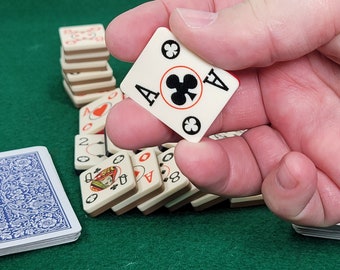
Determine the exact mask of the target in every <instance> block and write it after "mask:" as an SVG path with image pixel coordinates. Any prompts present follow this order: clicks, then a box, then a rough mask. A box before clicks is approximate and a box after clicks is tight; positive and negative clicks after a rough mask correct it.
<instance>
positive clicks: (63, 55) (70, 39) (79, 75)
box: [59, 24, 116, 108]
mask: <svg viewBox="0 0 340 270" xmlns="http://www.w3.org/2000/svg"><path fill="white" fill-rule="evenodd" d="M59 37H60V41H61V49H60V65H61V69H62V75H63V86H64V89H65V91H66V93H67V94H68V96H69V97H70V99H71V100H72V102H73V104H74V106H75V107H77V108H79V107H82V106H84V105H86V104H88V103H90V102H92V101H94V100H96V99H98V98H100V97H101V96H102V95H104V94H106V93H107V92H109V91H112V90H114V89H115V88H116V79H115V78H114V76H113V71H112V69H111V67H110V65H109V63H108V59H109V55H110V54H109V51H108V50H107V48H106V44H105V29H104V27H103V25H101V24H90V25H79V26H67V27H60V28H59Z"/></svg>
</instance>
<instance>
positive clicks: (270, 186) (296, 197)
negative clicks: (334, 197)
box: [262, 152, 326, 226]
mask: <svg viewBox="0 0 340 270" xmlns="http://www.w3.org/2000/svg"><path fill="white" fill-rule="evenodd" d="M262 193H263V197H264V200H265V202H266V204H267V206H268V208H269V209H271V210H272V211H273V212H274V213H275V214H276V215H278V216H280V217H281V218H284V219H286V220H288V221H291V222H293V223H296V224H304V225H310V226H324V225H325V222H326V221H325V220H324V218H325V213H324V209H323V205H322V201H321V200H320V196H319V194H318V191H317V171H316V168H315V166H314V164H313V163H312V161H311V160H309V159H308V158H307V157H306V156H304V155H303V154H301V153H298V152H290V153H288V154H287V155H286V156H284V157H283V159H282V161H281V162H280V164H279V167H278V168H277V169H276V170H273V171H272V172H271V173H270V174H269V175H268V176H267V177H266V178H265V179H264V182H263V185H262Z"/></svg>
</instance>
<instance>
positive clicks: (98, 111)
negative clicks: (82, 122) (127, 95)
mask: <svg viewBox="0 0 340 270" xmlns="http://www.w3.org/2000/svg"><path fill="white" fill-rule="evenodd" d="M107 106H108V105H107V104H106V103H105V104H103V105H101V106H100V107H98V108H96V109H94V110H93V114H94V115H95V116H98V117H100V116H102V115H103V113H104V112H105V111H106V108H107Z"/></svg>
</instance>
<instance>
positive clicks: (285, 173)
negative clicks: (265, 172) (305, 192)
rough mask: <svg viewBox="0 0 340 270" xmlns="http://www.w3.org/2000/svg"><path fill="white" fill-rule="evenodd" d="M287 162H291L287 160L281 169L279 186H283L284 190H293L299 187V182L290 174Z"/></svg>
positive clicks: (278, 176)
mask: <svg viewBox="0 0 340 270" xmlns="http://www.w3.org/2000/svg"><path fill="white" fill-rule="evenodd" d="M287 162H289V160H286V161H285V162H284V163H283V164H282V166H281V167H280V168H279V170H278V172H277V175H276V178H277V181H278V183H279V185H280V186H282V187H283V188H284V189H293V188H295V187H296V186H297V181H296V179H295V178H294V177H293V176H292V174H291V173H290V171H289V165H287Z"/></svg>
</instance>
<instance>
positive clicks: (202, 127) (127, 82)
mask: <svg viewBox="0 0 340 270" xmlns="http://www.w3.org/2000/svg"><path fill="white" fill-rule="evenodd" d="M238 85H239V82H238V80H237V79H236V78H235V77H233V76H232V75H231V74H230V73H228V72H226V71H224V70H222V69H219V68H216V67H214V66H211V65H210V64H208V63H206V62H205V61H203V60H202V59H201V58H199V57H198V56H196V55H195V54H193V53H192V52H190V51H189V50H188V49H186V48H185V47H184V46H183V45H182V44H181V43H180V42H179V41H178V40H177V39H176V38H175V36H174V35H173V34H172V33H171V32H170V31H169V30H168V29H167V28H163V27H161V28H158V29H157V30H156V32H155V34H154V35H153V37H152V38H151V39H150V41H149V43H148V44H147V45H146V47H145V48H144V50H143V52H142V53H141V55H140V56H139V57H138V59H137V61H136V62H135V63H134V65H133V66H132V68H131V69H130V71H129V72H128V74H127V75H126V77H125V78H124V80H123V81H122V83H121V85H120V88H121V90H122V91H123V92H124V93H126V94H127V96H129V97H131V98H132V99H134V100H135V101H136V102H137V103H139V104H140V105H141V106H143V107H144V108H146V109H147V110H149V111H150V112H151V113H152V114H154V115H155V116H156V117H158V118H159V119H160V120H161V121H162V122H164V123H165V124H166V125H168V126H169V127H170V128H171V129H173V130H174V131H175V132H177V133H178V134H179V135H181V136H182V137H183V138H185V139H187V140H188V141H191V142H198V141H200V140H201V138H202V137H203V136H204V134H205V133H206V131H207V129H208V128H209V127H210V125H211V124H212V122H213V121H214V120H215V118H216V117H217V115H218V114H219V113H220V112H221V110H222V109H223V107H224V106H225V105H226V103H227V102H228V101H229V99H230V98H231V97H232V95H233V94H234V92H235V91H236V89H237V88H238Z"/></svg>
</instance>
